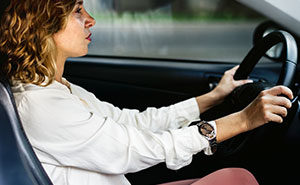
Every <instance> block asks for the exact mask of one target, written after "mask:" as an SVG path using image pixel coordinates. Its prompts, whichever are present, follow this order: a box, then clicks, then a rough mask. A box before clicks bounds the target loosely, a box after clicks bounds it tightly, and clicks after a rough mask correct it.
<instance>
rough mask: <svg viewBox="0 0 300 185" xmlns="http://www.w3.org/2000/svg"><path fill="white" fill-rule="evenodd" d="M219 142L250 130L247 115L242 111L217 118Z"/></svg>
mask: <svg viewBox="0 0 300 185" xmlns="http://www.w3.org/2000/svg"><path fill="white" fill-rule="evenodd" d="M215 122H216V126H217V130H218V132H217V142H218V143H220V142H223V141H225V140H227V139H230V138H232V137H234V136H236V135H238V134H241V133H243V132H246V131H248V127H247V123H246V119H245V115H244V113H243V112H242V111H240V112H236V113H233V114H230V115H228V116H225V117H222V118H220V119H217V120H216V121H215Z"/></svg>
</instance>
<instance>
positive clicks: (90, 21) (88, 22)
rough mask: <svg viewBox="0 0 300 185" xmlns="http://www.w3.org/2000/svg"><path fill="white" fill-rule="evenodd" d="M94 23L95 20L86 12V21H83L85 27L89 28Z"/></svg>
mask: <svg viewBox="0 0 300 185" xmlns="http://www.w3.org/2000/svg"><path fill="white" fill-rule="evenodd" d="M95 24H96V20H95V19H94V18H93V17H92V16H90V14H87V19H86V23H85V27H86V28H91V27H93V26H94V25H95Z"/></svg>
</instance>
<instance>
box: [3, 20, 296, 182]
mask: <svg viewBox="0 0 300 185" xmlns="http://www.w3.org/2000/svg"><path fill="white" fill-rule="evenodd" d="M270 29H271V31H270ZM266 32H268V33H269V32H271V33H270V34H268V35H267V36H265V35H264V33H266ZM299 41H300V38H299V36H298V35H297V34H295V33H294V32H293V31H290V30H289V29H285V27H284V26H282V25H279V24H277V23H274V22H270V21H267V22H264V23H262V24H260V25H259V26H258V27H257V28H256V30H255V31H254V33H253V43H254V44H253V48H252V49H251V50H249V52H248V54H247V55H245V57H244V59H243V60H242V61H241V63H240V64H239V65H240V68H239V70H238V71H237V73H236V75H235V77H234V78H235V79H245V78H250V79H252V80H253V81H254V82H253V83H251V84H247V85H244V86H241V87H239V88H237V89H235V90H234V91H233V92H232V93H231V94H230V95H229V96H228V97H227V98H226V100H225V101H224V102H223V103H222V104H221V105H218V106H216V107H214V108H213V109H211V110H210V111H207V112H206V113H204V114H203V115H201V118H202V119H205V120H213V119H216V118H219V117H222V116H224V115H227V114H230V113H233V112H236V111H238V110H241V109H243V108H244V107H245V106H247V105H248V104H249V103H250V102H251V101H252V100H253V99H254V98H255V97H256V96H257V95H258V93H259V92H261V91H262V90H265V89H268V88H271V87H273V86H275V85H285V86H288V87H290V88H291V89H292V91H293V93H294V97H295V98H294V99H293V100H291V101H292V103H293V106H292V108H291V109H290V110H289V112H288V116H287V117H286V118H285V121H284V123H283V124H277V123H269V124H267V125H265V126H263V127H260V128H257V129H255V130H253V131H250V132H247V133H243V134H241V135H238V136H236V137H234V138H232V139H229V140H228V141H225V142H223V143H220V144H219V146H218V150H217V153H216V154H214V155H212V156H206V155H204V154H203V153H199V154H197V155H195V156H194V158H193V162H192V163H191V164H190V165H189V166H186V167H184V168H182V169H180V170H176V171H172V170H169V169H167V168H166V165H165V164H163V163H162V164H158V165H156V166H154V167H151V168H150V169H146V170H143V171H141V172H138V173H132V174H127V175H126V177H127V178H128V180H129V181H130V182H131V183H132V184H133V185H140V184H145V182H147V183H146V184H149V185H150V184H158V183H163V182H168V181H175V180H182V179H188V178H199V177H202V176H205V175H207V174H209V173H211V172H213V171H215V170H218V169H221V168H224V167H242V168H246V169H248V170H249V171H250V172H252V173H253V174H254V176H255V177H256V178H257V180H258V182H259V183H260V184H262V185H264V184H267V185H268V184H295V183H296V184H297V182H299V180H298V173H299V172H298V171H297V167H298V166H299V165H298V163H299V156H300V153H299V150H298V149H297V147H298V146H300V134H299V133H300V124H299V123H300V106H299V104H300V100H299V95H300V94H299V93H300V92H299V90H300V87H299V83H300V68H299V65H297V63H298V60H299V59H298V58H299V57H298V53H299V47H297V45H299ZM278 44H281V46H280V47H277V48H274V46H278ZM270 48H271V50H272V49H273V50H274V49H275V50H276V51H273V52H272V51H271V50H270ZM277 50H278V51H277ZM274 53H277V54H278V53H279V54H278V55H272V54H274ZM263 57H266V58H269V59H270V60H272V61H274V62H269V63H260V62H259V61H260V60H261V59H262V58H263ZM235 65H237V64H236V63H234V62H224V61H214V62H210V61H205V60H203V61H198V60H189V59H161V58H143V57H125V56H121V57H120V56H98V55H88V56H85V57H81V58H70V59H68V60H67V63H66V66H65V74H64V76H65V78H66V79H67V80H68V81H70V82H72V83H74V84H77V85H79V86H81V87H83V88H85V89H87V90H88V91H90V92H92V93H94V94H95V95H96V96H97V97H98V98H99V99H100V100H101V101H107V102H110V103H112V104H114V105H115V106H117V107H119V108H131V109H137V110H140V111H143V110H145V109H146V108H147V107H162V106H168V105H171V104H174V103H176V102H179V101H182V100H185V99H188V98H191V97H195V96H199V95H201V94H204V93H207V92H209V91H211V90H212V89H213V88H214V87H215V86H216V85H217V84H218V81H219V80H220V79H221V77H222V75H223V73H224V72H225V71H226V70H228V69H230V68H232V67H234V66H235ZM0 123H1V124H0V127H1V129H0V132H1V134H0V184H7V185H15V184H22V185H31V184H38V185H51V184H52V182H51V180H50V179H49V177H48V176H47V174H46V172H45V171H44V170H43V167H42V166H41V164H40V162H39V160H38V159H37V157H36V155H35V153H34V151H33V149H32V147H31V145H30V143H29V141H28V139H27V137H26V134H25V133H24V130H23V128H22V123H21V121H20V118H19V116H18V113H17V109H16V106H15V103H14V98H13V95H12V92H11V89H10V86H9V82H8V81H7V79H4V78H1V83H0Z"/></svg>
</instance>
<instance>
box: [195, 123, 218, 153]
mask: <svg viewBox="0 0 300 185" xmlns="http://www.w3.org/2000/svg"><path fill="white" fill-rule="evenodd" d="M196 125H197V127H198V131H199V133H200V134H201V135H202V136H204V137H205V138H206V139H207V140H208V142H209V145H210V148H211V152H212V153H215V152H216V151H217V139H216V137H217V133H216V128H215V127H214V126H213V125H212V124H210V123H209V122H207V121H204V120H202V121H200V122H199V123H197V124H196Z"/></svg>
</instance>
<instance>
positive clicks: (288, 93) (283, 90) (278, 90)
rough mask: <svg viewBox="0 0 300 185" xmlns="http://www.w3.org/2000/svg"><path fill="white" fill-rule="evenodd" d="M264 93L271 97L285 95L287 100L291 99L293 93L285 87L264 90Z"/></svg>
mask: <svg viewBox="0 0 300 185" xmlns="http://www.w3.org/2000/svg"><path fill="white" fill-rule="evenodd" d="M265 92H266V93H268V94H271V95H273V96H278V95H285V96H287V97H288V98H289V99H293V98H294V96H293V92H292V91H291V90H290V89H289V88H288V87H285V86H282V85H280V86H275V87H273V88H271V89H268V90H265Z"/></svg>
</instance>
